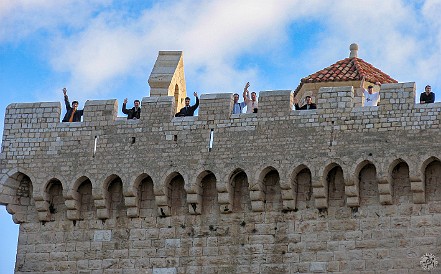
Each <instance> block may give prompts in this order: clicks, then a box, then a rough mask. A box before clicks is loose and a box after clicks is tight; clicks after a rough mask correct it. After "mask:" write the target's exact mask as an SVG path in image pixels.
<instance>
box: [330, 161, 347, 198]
mask: <svg viewBox="0 0 441 274" xmlns="http://www.w3.org/2000/svg"><path fill="white" fill-rule="evenodd" d="M326 183H327V184H328V202H329V206H335V207H342V206H345V203H346V202H345V201H346V199H345V181H344V176H343V169H342V168H341V166H340V165H338V164H332V165H331V166H330V167H329V171H328V173H327V174H326Z"/></svg>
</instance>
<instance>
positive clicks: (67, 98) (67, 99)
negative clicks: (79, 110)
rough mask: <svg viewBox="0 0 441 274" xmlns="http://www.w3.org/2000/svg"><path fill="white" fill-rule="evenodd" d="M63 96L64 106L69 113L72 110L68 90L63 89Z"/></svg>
mask: <svg viewBox="0 0 441 274" xmlns="http://www.w3.org/2000/svg"><path fill="white" fill-rule="evenodd" d="M63 95H64V104H65V105H66V110H67V111H69V110H70V109H71V106H70V102H69V97H68V96H67V89H66V88H63Z"/></svg>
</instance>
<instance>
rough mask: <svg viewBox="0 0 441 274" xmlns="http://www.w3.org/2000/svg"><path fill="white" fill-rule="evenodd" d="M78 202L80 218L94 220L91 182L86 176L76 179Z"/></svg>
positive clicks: (94, 211) (94, 209) (94, 210)
mask: <svg viewBox="0 0 441 274" xmlns="http://www.w3.org/2000/svg"><path fill="white" fill-rule="evenodd" d="M77 182H78V185H79V186H78V189H77V192H78V202H79V211H80V219H81V220H94V219H95V218H96V208H95V202H94V200H93V195H92V182H91V181H90V179H89V178H88V177H86V176H83V177H81V178H79V179H78V180H77Z"/></svg>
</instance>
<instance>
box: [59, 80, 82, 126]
mask: <svg viewBox="0 0 441 274" xmlns="http://www.w3.org/2000/svg"><path fill="white" fill-rule="evenodd" d="M63 94H64V103H65V104H66V115H64V118H63V122H81V116H83V110H79V109H78V101H73V102H72V107H71V106H70V103H69V97H68V96H67V89H66V88H63Z"/></svg>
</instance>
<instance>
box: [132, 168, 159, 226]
mask: <svg viewBox="0 0 441 274" xmlns="http://www.w3.org/2000/svg"><path fill="white" fill-rule="evenodd" d="M135 188H136V191H137V193H138V194H137V198H138V206H139V217H141V218H147V217H155V216H156V214H157V213H156V212H157V206H156V201H155V193H154V190H153V180H152V177H150V176H149V175H147V174H142V175H140V176H138V178H137V179H136V183H135Z"/></svg>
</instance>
